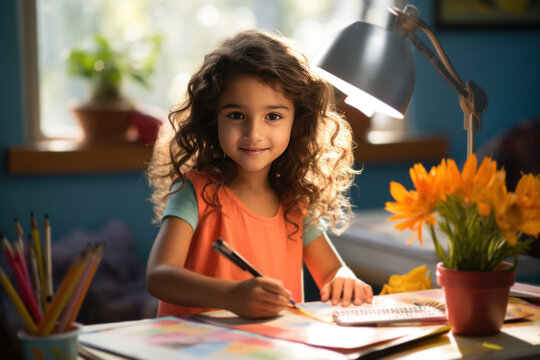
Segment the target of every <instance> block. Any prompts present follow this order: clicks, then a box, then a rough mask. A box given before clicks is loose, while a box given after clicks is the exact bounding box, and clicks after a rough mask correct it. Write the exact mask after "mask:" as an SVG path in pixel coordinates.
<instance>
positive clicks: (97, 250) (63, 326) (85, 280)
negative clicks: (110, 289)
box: [56, 244, 103, 333]
mask: <svg viewBox="0 0 540 360" xmlns="http://www.w3.org/2000/svg"><path fill="white" fill-rule="evenodd" d="M102 250H103V246H102V244H100V245H96V246H92V248H91V249H90V250H89V252H90V255H89V256H88V261H87V262H86V264H85V265H84V270H83V273H82V275H81V278H80V280H79V283H78V284H77V286H76V287H75V290H73V295H72V296H71V298H70V299H69V302H68V303H67V305H66V308H65V310H64V313H63V314H62V317H61V319H60V322H59V325H58V328H57V329H56V332H58V333H62V332H65V331H66V330H68V331H69V330H70V329H71V325H72V324H73V322H74V321H75V319H76V318H77V315H78V313H79V310H80V307H81V305H82V302H83V300H84V297H85V296H86V292H87V291H88V288H89V287H90V283H91V282H92V278H93V277H94V274H95V272H96V269H97V265H98V264H99V262H100V260H101V255H102Z"/></svg>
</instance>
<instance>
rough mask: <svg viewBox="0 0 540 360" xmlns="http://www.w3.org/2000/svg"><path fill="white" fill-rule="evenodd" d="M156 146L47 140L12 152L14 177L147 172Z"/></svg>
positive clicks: (16, 148)
mask: <svg viewBox="0 0 540 360" xmlns="http://www.w3.org/2000/svg"><path fill="white" fill-rule="evenodd" d="M151 158H152V146H151V145H143V144H140V143H130V142H125V143H103V144H96V145H84V144H81V143H76V142H72V141H45V142H39V143H34V144H28V145H21V146H12V147H10V148H9V149H8V173H9V174H11V175H43V174H51V175H52V174H98V173H126V172H140V171H144V170H145V169H146V167H147V165H148V163H149V162H150V159H151Z"/></svg>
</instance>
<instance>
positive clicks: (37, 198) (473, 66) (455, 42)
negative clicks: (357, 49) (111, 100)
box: [0, 0, 540, 261]
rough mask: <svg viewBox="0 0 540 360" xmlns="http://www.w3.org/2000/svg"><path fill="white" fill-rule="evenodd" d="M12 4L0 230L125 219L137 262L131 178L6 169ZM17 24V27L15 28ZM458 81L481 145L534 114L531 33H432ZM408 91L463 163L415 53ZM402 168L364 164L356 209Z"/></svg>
mask: <svg viewBox="0 0 540 360" xmlns="http://www.w3.org/2000/svg"><path fill="white" fill-rule="evenodd" d="M411 2H412V3H413V4H416V5H417V6H418V7H419V9H420V17H421V18H422V19H423V20H424V21H426V22H427V23H428V24H430V25H431V26H432V25H433V21H432V19H433V8H432V2H431V1H411ZM18 18H19V16H18V2H17V0H4V1H0V29H1V31H0V44H2V51H1V53H2V56H1V57H0V72H1V74H2V75H1V79H2V81H0V149H1V151H2V156H1V157H0V231H1V232H3V233H4V234H6V235H7V236H8V237H11V238H12V237H13V219H14V218H15V217H17V218H19V220H20V221H21V223H22V225H23V226H24V227H25V228H28V227H29V213H30V211H33V212H35V213H36V215H37V217H38V219H39V220H42V218H43V216H44V214H45V213H47V214H49V216H50V217H51V222H52V224H53V226H54V228H53V238H58V237H60V236H63V235H65V234H67V233H68V232H70V231H72V230H74V229H78V228H79V229H84V230H88V231H93V230H97V229H98V228H99V227H101V226H102V225H103V224H104V222H105V221H106V220H107V219H109V218H112V217H114V218H118V219H120V220H122V221H123V222H124V223H126V224H127V225H128V226H129V227H130V228H131V229H132V231H133V233H134V236H135V237H136V239H137V254H138V256H139V258H140V259H141V260H142V261H144V260H145V259H146V254H147V253H148V250H149V249H150V246H151V243H152V241H153V239H154V236H155V234H156V232H157V228H156V227H154V226H153V225H151V223H150V218H151V216H152V213H151V206H150V203H149V202H148V201H147V199H148V197H149V195H150V193H149V190H148V187H147V186H146V183H145V180H144V176H143V174H140V173H133V174H123V175H87V176H83V175H78V176H73V175H66V176H11V175H9V174H7V172H6V166H7V164H6V148H7V147H8V146H10V145H16V144H23V143H24V141H25V126H24V122H23V121H24V120H23V119H24V111H25V109H24V102H23V96H22V94H23V88H22V64H21V61H22V59H21V55H20V50H21V46H20V31H19V26H20V24H19V23H18ZM23 25H24V24H23ZM437 35H438V36H439V39H440V41H441V43H442V45H443V47H444V48H445V50H446V52H447V55H448V57H449V58H450V60H451V61H452V62H453V64H454V66H455V68H456V70H457V72H458V73H459V74H460V75H461V77H462V79H463V80H473V81H475V82H477V83H478V84H480V85H481V86H483V87H484V88H485V90H486V91H487V93H488V96H489V107H488V110H487V112H486V114H485V118H484V128H483V130H482V131H481V132H480V133H479V134H478V137H477V139H478V143H482V142H483V141H485V140H486V139H488V138H489V137H491V136H493V135H494V134H496V133H498V132H500V131H503V130H505V129H508V128H511V127H512V126H514V125H515V124H517V123H518V122H520V121H522V120H523V119H526V118H528V117H531V116H533V115H539V114H540V101H539V99H538V96H539V95H538V94H540V68H539V64H540V32H538V31H531V30H527V31H516V30H512V31H502V30H498V31H494V30H476V31H437ZM415 56H416V60H417V74H416V87H415V93H414V98H413V100H412V104H411V107H410V115H411V128H412V130H413V131H414V132H415V133H419V134H426V133H444V134H446V135H447V136H448V138H449V140H450V151H451V154H450V155H451V156H452V157H453V158H455V159H456V160H457V161H458V163H461V162H462V161H463V160H464V158H465V148H466V146H465V144H466V135H465V131H464V130H462V121H463V120H462V118H463V115H462V113H461V110H460V108H459V104H458V99H457V96H456V95H455V94H454V93H453V90H452V89H451V88H450V87H449V86H448V85H447V84H446V83H445V82H444V80H443V79H442V78H441V77H440V76H439V74H438V73H437V72H436V71H435V69H434V68H433V67H432V66H431V65H430V64H429V63H428V62H427V60H425V59H424V58H423V57H421V56H420V55H419V54H418V52H416V51H415ZM410 165H411V164H408V163H396V164H394V163H392V164H386V165H370V164H366V165H365V167H364V172H363V174H362V175H360V176H359V177H358V179H357V184H358V188H357V189H355V190H353V198H354V201H355V203H356V205H357V208H370V207H382V206H383V204H384V201H386V200H388V197H389V195H388V187H389V185H388V184H389V182H390V181H391V180H397V181H400V182H402V183H405V184H407V183H408V168H409V166H410Z"/></svg>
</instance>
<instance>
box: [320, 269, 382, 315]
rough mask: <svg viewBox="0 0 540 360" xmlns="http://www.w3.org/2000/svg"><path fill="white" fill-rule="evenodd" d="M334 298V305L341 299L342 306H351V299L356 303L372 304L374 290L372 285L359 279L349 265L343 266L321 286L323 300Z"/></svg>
mask: <svg viewBox="0 0 540 360" xmlns="http://www.w3.org/2000/svg"><path fill="white" fill-rule="evenodd" d="M329 299H332V305H337V304H338V303H339V300H340V299H341V305H342V306H349V305H350V304H351V299H354V300H353V303H354V305H361V304H362V301H365V302H366V303H368V304H371V301H372V299H373V290H372V289H371V286H370V285H368V284H366V283H365V282H363V281H362V280H360V279H358V278H357V277H356V276H355V275H354V273H353V272H352V271H351V269H349V268H348V267H345V266H343V267H341V268H340V269H339V270H338V271H337V272H336V275H334V278H333V279H332V280H331V281H330V282H328V283H326V284H324V285H323V287H322V288H321V301H323V302H325V301H328V300H329Z"/></svg>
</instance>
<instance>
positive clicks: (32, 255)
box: [28, 235, 44, 313]
mask: <svg viewBox="0 0 540 360" xmlns="http://www.w3.org/2000/svg"><path fill="white" fill-rule="evenodd" d="M29 236H30V235H29ZM28 257H29V260H30V269H31V270H32V284H33V288H32V289H33V291H34V296H35V298H36V299H40V298H41V282H40V281H39V274H38V268H37V260H36V250H34V245H33V244H32V241H28ZM38 306H39V308H40V310H41V313H44V310H43V306H42V304H41V301H38Z"/></svg>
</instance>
